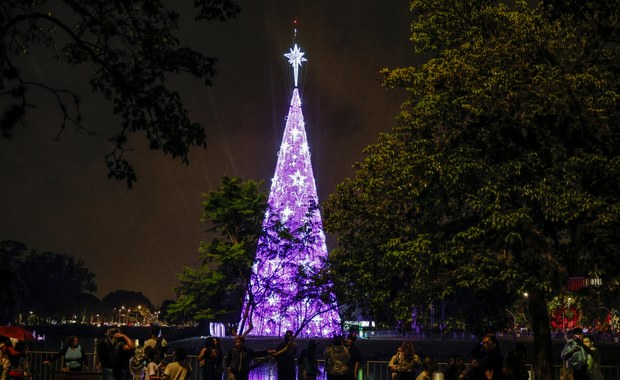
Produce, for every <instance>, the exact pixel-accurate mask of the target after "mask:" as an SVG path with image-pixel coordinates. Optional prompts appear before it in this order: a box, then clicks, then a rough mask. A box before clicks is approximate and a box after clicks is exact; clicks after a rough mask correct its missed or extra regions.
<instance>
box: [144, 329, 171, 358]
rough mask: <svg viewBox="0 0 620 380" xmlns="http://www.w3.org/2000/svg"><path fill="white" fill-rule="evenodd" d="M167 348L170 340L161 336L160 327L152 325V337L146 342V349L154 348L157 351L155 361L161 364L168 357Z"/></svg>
mask: <svg viewBox="0 0 620 380" xmlns="http://www.w3.org/2000/svg"><path fill="white" fill-rule="evenodd" d="M167 349H168V342H167V341H166V339H164V338H163V337H162V336H161V329H160V327H159V326H153V327H151V337H150V338H149V339H147V340H146V341H145V342H144V351H145V352H146V351H147V350H153V352H154V353H155V362H156V363H158V364H159V363H161V362H162V361H163V360H164V359H165V358H166V350H167Z"/></svg>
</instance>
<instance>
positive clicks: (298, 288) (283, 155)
mask: <svg viewBox="0 0 620 380" xmlns="http://www.w3.org/2000/svg"><path fill="white" fill-rule="evenodd" d="M284 56H285V57H286V58H288V61H289V63H290V64H291V65H292V67H293V75H294V83H295V87H294V89H293V95H292V99H291V105H290V109H289V113H288V117H287V119H286V127H285V129H284V135H283V137H282V144H281V146H280V152H279V153H278V162H277V164H276V171H275V175H274V177H273V179H272V182H271V191H270V193H269V209H268V210H267V212H266V214H265V220H264V222H263V231H264V236H263V237H262V238H261V239H260V240H259V244H258V249H257V252H256V258H255V261H254V266H253V274H252V279H251V281H250V291H249V292H248V295H247V296H246V301H245V307H244V310H246V308H247V307H248V306H249V305H253V307H251V309H252V312H251V313H250V315H248V318H249V319H250V320H251V324H252V325H253V330H252V331H251V332H250V335H258V336H274V335H282V334H283V333H284V332H285V331H286V330H293V331H297V330H298V329H299V328H300V327H301V331H300V335H301V336H331V335H332V334H334V333H335V332H339V331H340V322H339V316H338V309H337V307H336V304H335V299H334V297H333V294H332V293H331V292H330V291H329V290H327V291H326V289H329V288H328V287H327V285H329V284H327V285H322V286H319V285H317V284H316V283H315V282H314V280H313V279H312V278H310V276H308V277H305V276H303V275H301V276H300V273H303V274H306V275H310V274H312V273H315V272H316V271H318V270H319V269H320V268H321V266H322V265H323V263H324V260H325V259H326V258H327V246H326V244H325V234H324V233H323V226H322V221H321V214H320V212H319V209H318V207H317V205H318V197H317V192H316V184H315V181H314V175H313V172H312V164H311V162H310V150H309V149H308V141H307V139H306V130H305V125H304V117H303V113H302V109H301V99H300V97H299V91H298V88H297V77H298V73H299V68H300V66H301V64H302V62H305V61H306V58H304V57H303V56H304V53H303V52H301V50H300V49H299V47H298V46H297V44H295V45H294V46H293V48H292V49H290V52H289V53H287V54H284ZM326 295H327V296H326Z"/></svg>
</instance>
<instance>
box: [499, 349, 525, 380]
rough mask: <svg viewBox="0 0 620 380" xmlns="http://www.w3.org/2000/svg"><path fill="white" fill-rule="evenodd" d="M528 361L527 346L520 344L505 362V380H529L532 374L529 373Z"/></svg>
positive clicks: (507, 356) (508, 355)
mask: <svg viewBox="0 0 620 380" xmlns="http://www.w3.org/2000/svg"><path fill="white" fill-rule="evenodd" d="M526 359H527V350H526V349H525V345H524V344H523V343H521V342H519V343H517V344H516V345H515V347H514V348H513V349H512V350H511V351H510V352H509V353H508V354H507V355H506V359H505V360H504V380H528V379H529V378H530V374H529V373H528V372H527V366H526V364H525V361H526Z"/></svg>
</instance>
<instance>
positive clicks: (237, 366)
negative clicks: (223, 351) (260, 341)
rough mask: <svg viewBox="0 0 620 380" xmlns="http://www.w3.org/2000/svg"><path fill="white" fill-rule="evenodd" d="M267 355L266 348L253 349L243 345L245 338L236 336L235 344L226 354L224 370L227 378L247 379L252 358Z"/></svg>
mask: <svg viewBox="0 0 620 380" xmlns="http://www.w3.org/2000/svg"><path fill="white" fill-rule="evenodd" d="M261 356H267V350H264V351H254V350H252V349H250V348H247V347H245V338H244V337H243V336H237V337H236V338H235V345H234V347H233V348H232V350H230V351H229V352H228V355H226V360H225V362H226V372H227V376H228V379H229V380H231V379H236V380H248V376H249V374H250V361H252V359H254V358H257V357H261Z"/></svg>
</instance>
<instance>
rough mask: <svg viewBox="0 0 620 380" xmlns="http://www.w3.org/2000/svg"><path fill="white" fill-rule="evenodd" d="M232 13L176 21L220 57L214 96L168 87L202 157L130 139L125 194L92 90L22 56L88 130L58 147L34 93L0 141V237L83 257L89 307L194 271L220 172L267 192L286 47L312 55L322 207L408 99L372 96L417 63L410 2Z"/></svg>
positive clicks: (309, 86)
mask: <svg viewBox="0 0 620 380" xmlns="http://www.w3.org/2000/svg"><path fill="white" fill-rule="evenodd" d="M188 3H190V2H188ZM242 7H243V10H242V13H241V14H240V15H239V16H238V17H237V18H236V19H234V20H232V21H229V22H226V23H207V22H202V23H196V22H194V21H193V19H192V18H184V19H182V21H183V23H182V31H181V37H182V41H183V43H184V44H187V45H189V46H191V47H193V48H195V49H197V50H200V51H201V52H204V53H205V54H207V55H210V56H215V57H217V58H218V59H219V63H218V66H217V68H218V72H219V75H218V76H217V77H216V78H215V82H214V86H213V87H204V86H203V85H202V84H201V83H200V82H199V81H195V80H192V79H191V78H188V77H176V78H172V79H171V81H172V82H171V83H172V84H173V85H174V86H175V88H178V89H180V91H181V93H182V95H183V97H184V99H185V101H186V105H187V107H188V109H189V110H190V114H191V117H192V119H193V120H195V121H197V122H199V123H201V124H202V125H203V126H204V127H205V130H206V134H207V149H206V150H202V149H195V150H194V151H193V152H192V154H191V156H190V164H189V166H185V165H184V164H182V163H181V162H180V161H178V160H174V159H172V158H171V157H168V156H164V155H163V154H162V153H161V152H159V151H149V150H148V148H147V147H146V145H147V140H146V138H144V137H143V135H136V136H135V138H133V139H132V140H131V145H132V147H133V148H134V149H135V151H134V152H133V153H132V154H131V155H130V156H129V157H128V159H129V160H130V162H131V163H132V164H133V165H134V168H135V170H136V172H137V175H138V181H137V183H136V184H135V186H134V188H133V189H131V190H130V189H128V188H127V186H126V184H125V183H124V182H119V181H115V180H111V179H108V178H107V176H106V174H107V171H106V170H107V169H106V166H105V162H104V156H105V154H106V153H108V152H109V151H110V149H112V145H110V144H109V142H108V141H107V138H108V137H109V136H110V134H111V133H112V132H111V131H116V130H117V129H111V127H114V124H115V123H118V119H115V118H114V117H113V116H112V110H111V106H110V104H107V103H103V102H101V97H100V96H97V95H92V94H90V92H89V90H88V87H87V83H86V82H87V77H86V76H85V75H84V74H83V72H82V71H81V70H80V69H79V68H78V69H67V68H66V67H62V66H58V65H56V64H54V63H52V62H50V60H49V57H48V56H46V55H45V54H44V53H39V54H33V55H31V56H30V57H29V58H28V62H27V63H28V66H29V69H28V70H29V73H30V75H32V79H33V80H41V81H46V82H47V83H50V84H52V85H53V86H56V87H63V86H64V87H67V84H69V86H70V88H71V89H74V90H77V91H79V92H80V93H81V94H82V100H83V106H82V112H83V114H84V124H85V125H86V126H87V127H88V128H89V131H90V132H92V133H91V134H83V133H82V134H76V133H75V132H74V131H73V130H71V129H68V130H66V131H64V132H63V134H62V136H61V138H60V141H54V139H53V138H54V136H56V135H57V133H58V128H59V125H60V123H61V115H60V114H59V113H57V112H54V111H55V108H54V103H53V102H52V100H51V98H49V97H44V96H42V95H38V94H33V95H35V96H38V97H37V99H38V100H37V106H38V109H37V111H36V112H34V113H31V114H30V115H29V117H28V120H27V124H26V125H23V126H21V127H20V128H18V129H17V130H16V135H15V136H14V137H13V138H12V139H10V140H0V184H2V185H1V187H0V188H1V189H2V190H1V195H2V196H1V197H0V215H1V217H0V240H7V239H9V240H16V241H20V242H23V243H25V244H26V245H27V246H28V247H29V248H31V249H36V250H37V251H39V252H45V251H49V252H56V253H65V254H70V255H73V256H75V257H77V258H80V259H82V260H83V261H84V262H85V265H86V267H87V268H89V269H90V270H91V271H92V272H93V273H95V275H96V278H95V281H96V283H97V285H98V287H99V291H98V292H97V296H99V297H103V296H104V295H106V294H107V293H109V292H111V291H114V290H117V289H123V290H130V291H139V292H142V293H144V294H145V295H146V296H147V297H149V299H150V300H151V301H152V302H153V303H154V304H156V305H159V304H160V303H161V302H162V301H163V300H165V299H174V297H175V296H174V292H173V287H174V286H176V285H177V284H178V282H177V279H176V274H177V273H180V272H182V268H183V267H184V266H192V267H196V266H197V265H198V254H197V248H198V245H199V243H200V242H201V241H206V240H208V238H209V237H208V236H207V235H206V234H205V232H204V230H205V228H206V226H205V225H204V224H202V223H201V222H200V215H201V203H202V194H204V193H207V192H209V191H211V190H213V189H215V188H216V187H217V186H218V185H219V184H220V180H221V177H222V176H224V175H228V176H239V177H242V178H244V179H253V180H265V188H268V185H269V180H270V178H271V177H272V176H273V173H274V170H275V164H276V158H277V156H276V154H277V151H278V149H279V145H280V142H281V137H282V132H283V131H284V126H285V116H286V115H287V113H288V105H289V101H290V95H291V93H292V85H293V83H292V75H291V72H292V70H291V69H290V66H288V63H287V60H286V58H285V57H284V56H283V54H284V53H287V52H288V51H289V49H290V48H291V47H292V45H293V43H294V42H297V43H298V44H299V46H300V47H301V49H302V50H303V51H304V52H305V57H306V58H307V59H308V62H305V64H304V65H303V66H302V69H301V72H300V94H301V97H302V102H303V103H302V104H303V110H304V118H305V122H306V131H307V134H308V142H309V146H310V151H311V154H312V163H313V167H314V174H315V177H316V183H317V188H318V191H319V194H318V196H319V201H325V200H326V199H327V197H328V195H329V194H330V193H332V192H333V191H334V190H335V187H336V185H337V184H338V183H340V182H341V181H342V180H343V179H344V178H346V177H349V176H351V175H352V173H353V170H352V165H353V164H354V163H355V162H356V161H360V160H361V159H362V158H363V154H362V149H363V148H364V147H365V146H367V145H369V144H372V143H374V142H375V141H376V139H377V136H378V134H379V133H380V132H387V131H390V130H391V128H393V127H394V125H395V117H396V115H397V113H398V110H399V108H400V104H401V103H402V100H403V99H404V94H403V93H402V92H400V93H399V92H388V91H387V90H385V89H384V88H382V87H381V86H380V84H381V75H380V74H379V70H380V69H381V68H383V67H390V68H395V67H400V66H406V65H410V64H411V63H412V60H413V59H414V54H413V52H412V47H411V43H410V42H409V35H410V33H409V21H410V18H411V15H410V13H409V2H408V1H407V0H390V1H359V0H356V1H354V0H346V1H344V0H340V1H332V0H312V1H308V0H306V1H294V0H266V1H256V2H251V1H248V2H242ZM293 19H298V20H299V26H298V33H297V39H296V40H295V41H294V39H293V27H292V20H293ZM330 241H331V242H332V244H331V246H330ZM330 241H328V249H330V250H331V249H333V248H335V247H333V239H330Z"/></svg>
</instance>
